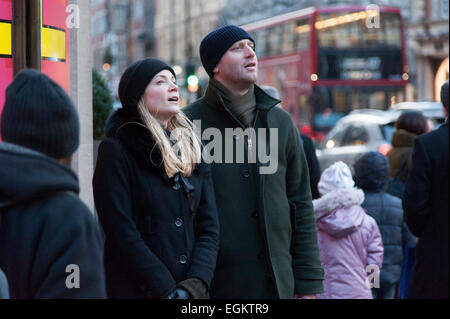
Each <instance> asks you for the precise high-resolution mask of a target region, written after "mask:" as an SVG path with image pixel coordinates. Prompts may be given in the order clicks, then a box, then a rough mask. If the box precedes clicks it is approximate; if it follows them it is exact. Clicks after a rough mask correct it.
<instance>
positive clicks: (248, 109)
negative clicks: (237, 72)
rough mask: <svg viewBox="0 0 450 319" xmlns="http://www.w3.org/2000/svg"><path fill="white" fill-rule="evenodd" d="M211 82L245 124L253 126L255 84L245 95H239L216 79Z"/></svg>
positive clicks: (226, 103)
mask: <svg viewBox="0 0 450 319" xmlns="http://www.w3.org/2000/svg"><path fill="white" fill-rule="evenodd" d="M209 84H210V85H211V86H213V87H214V88H216V89H217V91H218V92H219V93H220V95H221V97H222V99H223V101H224V103H225V105H226V106H227V107H228V108H229V109H230V111H231V112H232V113H233V114H234V116H236V117H237V118H238V120H239V121H241V122H242V124H244V125H245V126H252V124H253V121H254V119H255V113H256V98H255V93H254V86H253V85H252V86H251V87H250V89H249V90H248V92H247V93H246V94H244V95H243V96H237V95H234V94H233V93H231V91H230V90H229V89H228V88H227V87H225V86H224V85H223V84H222V83H220V82H219V81H217V80H216V79H210V80H209Z"/></svg>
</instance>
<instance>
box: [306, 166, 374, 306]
mask: <svg viewBox="0 0 450 319" xmlns="http://www.w3.org/2000/svg"><path fill="white" fill-rule="evenodd" d="M354 185H355V183H354V181H353V179H352V175H351V172H350V169H349V168H348V166H347V165H346V164H344V163H343V162H337V163H334V164H333V165H331V166H330V167H329V168H327V169H326V170H325V171H324V172H323V173H322V176H321V177H320V181H319V185H318V186H319V192H320V194H321V195H322V197H321V198H319V199H317V200H314V201H313V204H314V212H315V216H316V222H317V228H318V240H319V248H320V257H321V260H322V264H323V268H324V270H325V281H324V283H323V284H324V293H323V294H320V295H318V296H317V298H318V299H372V293H371V287H370V283H369V282H371V283H372V284H377V282H378V280H376V279H375V278H373V279H374V280H371V279H372V277H375V276H374V275H377V274H378V273H379V269H381V265H382V263H383V243H382V240H381V235H380V231H379V229H378V226H377V224H376V221H375V220H374V219H373V218H372V217H370V216H369V215H367V214H366V213H365V211H364V210H363V209H362V208H361V206H360V205H361V203H362V202H363V201H364V193H363V191H362V190H360V189H357V188H355V187H354ZM368 266H369V267H368ZM376 269H378V272H377V271H376ZM368 275H370V276H369V277H370V278H368Z"/></svg>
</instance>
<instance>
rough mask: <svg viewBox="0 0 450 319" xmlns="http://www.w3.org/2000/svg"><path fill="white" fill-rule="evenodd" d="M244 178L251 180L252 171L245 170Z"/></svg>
mask: <svg viewBox="0 0 450 319" xmlns="http://www.w3.org/2000/svg"><path fill="white" fill-rule="evenodd" d="M242 177H244V178H249V177H250V171H249V170H245V171H243V172H242Z"/></svg>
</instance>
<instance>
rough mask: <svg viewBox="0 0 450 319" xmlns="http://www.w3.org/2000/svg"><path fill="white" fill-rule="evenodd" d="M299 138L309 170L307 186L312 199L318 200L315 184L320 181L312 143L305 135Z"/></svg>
mask: <svg viewBox="0 0 450 319" xmlns="http://www.w3.org/2000/svg"><path fill="white" fill-rule="evenodd" d="M300 138H301V141H302V144H303V149H304V150H305V156H306V161H307V162H308V170H309V185H310V187H311V194H312V199H318V198H319V197H320V193H319V189H318V186H317V184H318V183H319V180H320V165H319V160H318V159H317V155H316V149H315V147H314V144H313V141H312V140H311V138H310V137H309V136H307V135H304V134H300Z"/></svg>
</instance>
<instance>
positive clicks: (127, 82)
mask: <svg viewBox="0 0 450 319" xmlns="http://www.w3.org/2000/svg"><path fill="white" fill-rule="evenodd" d="M162 70H169V71H170V72H171V73H172V74H173V76H174V77H175V78H176V74H175V71H174V70H173V69H172V68H171V67H170V66H169V65H168V64H166V63H164V62H163V61H161V60H159V59H156V58H146V59H143V60H140V61H136V62H134V63H133V64H131V65H130V66H129V67H128V68H127V69H126V70H125V72H124V73H123V74H122V77H121V78H120V82H119V99H120V102H121V103H122V107H123V109H124V110H125V111H126V112H127V113H128V114H130V115H136V114H137V105H138V103H139V101H140V100H141V97H142V95H143V94H144V92H145V89H146V88H147V86H148V84H149V83H150V81H151V80H152V79H153V78H154V76H155V75H156V74H158V73H159V72H161V71H162Z"/></svg>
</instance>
